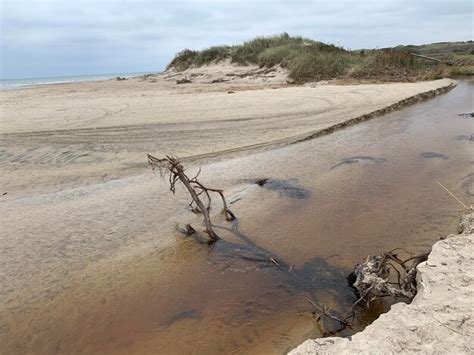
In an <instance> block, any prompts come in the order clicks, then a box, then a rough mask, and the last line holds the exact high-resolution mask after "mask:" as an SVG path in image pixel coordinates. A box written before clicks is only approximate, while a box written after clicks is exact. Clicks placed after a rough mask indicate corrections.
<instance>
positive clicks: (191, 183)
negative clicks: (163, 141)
mask: <svg viewBox="0 0 474 355" xmlns="http://www.w3.org/2000/svg"><path fill="white" fill-rule="evenodd" d="M147 156H148V163H149V164H150V165H151V166H152V167H153V168H158V169H159V170H160V172H161V174H162V175H163V174H165V173H167V174H168V175H169V183H170V190H171V192H173V194H174V193H175V192H176V183H178V182H181V183H182V184H183V185H184V186H185V187H186V189H187V190H188V192H189V194H190V195H191V203H190V204H189V206H190V207H191V210H192V211H193V212H194V213H201V214H202V216H203V220H204V224H205V226H206V230H205V232H206V234H207V235H208V237H209V241H210V242H215V241H217V240H219V239H220V238H219V236H218V235H217V233H216V232H215V231H214V228H213V226H212V221H211V217H210V215H209V211H210V210H211V202H212V199H211V195H210V192H214V193H217V194H218V195H219V196H220V197H221V199H222V203H223V205H224V210H223V212H224V214H225V216H226V219H227V220H228V221H233V220H234V219H235V215H234V213H233V212H232V211H231V210H230V209H229V207H228V205H227V201H226V200H225V197H224V192H223V191H222V190H220V189H214V188H210V187H206V186H204V185H203V184H202V183H201V182H200V181H199V180H198V177H199V174H200V173H201V169H199V171H198V173H197V174H196V176H194V177H192V178H190V177H189V176H188V175H187V174H186V173H185V171H184V167H183V165H182V164H181V162H180V160H179V159H178V158H177V157H173V156H169V155H167V156H166V157H164V158H161V159H160V158H156V157H154V156H152V155H150V154H148V155H147ZM200 196H204V197H205V198H206V200H207V204H206V205H204V202H203V201H202V200H201V198H200ZM186 233H187V234H189V235H192V234H195V233H196V230H195V229H194V228H193V227H192V226H191V225H190V224H188V225H187V226H186Z"/></svg>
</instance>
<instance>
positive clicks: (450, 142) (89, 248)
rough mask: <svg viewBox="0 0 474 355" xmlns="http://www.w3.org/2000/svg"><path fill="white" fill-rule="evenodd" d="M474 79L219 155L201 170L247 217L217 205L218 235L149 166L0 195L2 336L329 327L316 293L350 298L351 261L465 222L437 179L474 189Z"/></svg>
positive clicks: (191, 340) (270, 345) (185, 339)
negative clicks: (190, 235)
mask: <svg viewBox="0 0 474 355" xmlns="http://www.w3.org/2000/svg"><path fill="white" fill-rule="evenodd" d="M473 94H474V85H473V82H469V81H462V82H460V84H459V86H458V87H457V88H456V89H454V90H453V91H451V92H449V93H448V94H446V95H443V96H440V97H437V98H435V99H432V100H430V101H427V102H425V103H420V104H416V105H414V106H412V107H409V108H406V109H404V110H402V111H399V112H394V113H392V114H389V115H386V116H383V117H379V118H376V119H374V120H371V121H368V122H365V123H361V124H358V125H356V126H353V127H349V128H346V129H344V130H341V131H339V132H335V133H333V134H330V135H328V136H324V137H321V138H318V139H315V140H312V141H307V142H304V143H299V144H295V145H292V146H288V147H285V148H280V149H275V150H270V151H266V152H261V153H255V154H252V155H247V156H241V157H235V158H233V159H228V160H222V161H220V162H219V161H212V162H211V161H209V162H208V163H206V164H204V165H203V166H202V169H203V172H202V174H201V178H202V181H203V182H206V183H208V184H209V185H214V186H220V187H224V188H225V189H226V194H227V196H228V200H229V201H230V202H231V206H232V209H233V211H234V213H236V214H237V216H238V217H239V226H238V227H239V228H238V233H231V232H229V230H228V229H229V228H230V227H231V226H230V225H229V223H227V222H225V221H224V220H223V219H221V218H220V217H219V216H216V217H215V222H216V224H218V225H219V226H220V227H221V228H219V229H218V230H219V233H220V234H221V236H222V237H223V238H224V239H225V241H222V242H218V243H217V244H216V245H215V246H214V247H212V248H209V247H207V246H204V245H200V244H197V243H196V242H194V241H193V240H190V239H186V238H183V237H181V236H180V234H179V233H178V232H176V230H175V224H176V223H180V224H184V223H185V222H189V221H191V222H193V225H194V226H195V227H196V226H198V225H199V223H198V220H197V219H196V218H197V217H195V216H194V215H193V214H192V213H190V212H189V210H187V209H186V208H184V206H186V205H187V203H186V201H187V197H186V195H185V194H184V192H183V191H181V190H180V191H178V193H177V196H173V195H172V194H171V193H169V191H168V189H167V187H166V180H160V178H159V177H158V176H154V175H153V174H152V173H151V172H150V171H147V172H146V174H145V175H142V176H137V177H131V178H128V179H121V180H116V181H110V182H107V183H104V184H99V185H90V186H86V187H83V188H77V189H73V190H68V191H63V192H61V193H55V194H48V195H41V196H36V197H33V198H23V199H17V200H14V201H8V202H4V203H0V209H1V211H0V213H1V214H2V216H3V217H2V221H1V229H2V235H1V236H0V282H1V284H2V285H6V286H5V287H2V288H1V289H0V305H1V308H0V347H1V348H2V349H6V350H7V352H8V353H48V354H53V353H108V352H110V353H133V352H135V353H229V352H237V353H283V352H285V351H287V350H289V349H291V348H292V347H294V346H295V345H296V344H298V343H299V342H301V341H302V340H304V339H305V338H308V337H318V336H321V333H320V331H319V330H318V328H317V327H315V323H314V321H313V320H312V318H311V316H310V314H309V311H310V310H311V306H310V304H309V303H308V302H307V301H306V300H305V298H304V297H305V296H307V295H311V296H312V297H313V298H314V299H315V300H317V301H318V302H320V303H321V304H325V305H329V306H331V307H333V308H334V309H336V310H341V311H342V310H344V309H346V308H347V307H348V306H349V305H350V304H351V303H352V302H353V301H354V299H355V296H354V295H353V293H352V291H351V289H350V288H349V287H348V286H347V283H346V280H345V277H346V275H347V273H348V272H349V270H350V268H351V267H352V266H353V265H354V264H355V263H356V262H358V261H360V260H362V259H364V258H365V257H366V256H367V255H368V254H374V253H380V252H382V251H386V250H389V249H392V248H395V247H403V248H406V249H409V250H410V251H412V252H415V253H416V252H422V251H426V250H429V248H430V246H431V245H432V243H433V242H434V241H436V240H437V239H439V237H441V236H444V235H446V234H448V233H453V232H455V231H456V227H457V218H458V213H459V211H460V210H461V209H462V208H461V207H460V206H459V204H458V203H457V202H456V201H455V200H453V199H452V198H451V197H450V196H449V195H448V194H447V193H446V192H445V191H444V190H443V189H442V188H440V186H439V185H438V183H437V181H439V182H441V183H442V184H443V185H445V186H446V187H448V188H449V189H450V190H451V191H452V192H453V193H454V194H455V195H456V196H458V197H459V198H460V199H461V200H463V201H464V202H465V203H466V204H468V205H469V204H471V203H473V195H474V192H473V190H474V187H473V185H474V178H473V176H474V172H473V168H474V166H473V163H474V162H473V144H474V142H473V141H471V140H469V139H459V137H460V136H466V137H470V136H471V134H473V133H474V132H473V121H472V119H469V118H465V117H460V116H458V115H457V114H458V113H462V112H472V111H473V107H472V101H473V100H472V98H473ZM222 159H223V158H222ZM195 169H196V167H191V170H195ZM261 178H270V180H269V181H268V183H267V184H265V185H264V186H262V187H261V186H258V185H256V184H255V183H254V181H255V180H256V179H261ZM234 231H235V230H234ZM268 256H272V257H275V258H276V259H277V260H279V261H284V263H285V264H284V265H285V266H284V267H283V262H281V263H282V266H281V267H276V266H275V265H273V264H271V263H268V261H267V260H268ZM263 259H265V261H264V260H263ZM289 269H291V272H289V271H288V270H289ZM381 310H382V309H373V310H371V312H367V313H366V314H365V315H364V317H365V318H362V319H359V321H358V324H357V325H356V326H355V327H354V329H353V330H352V331H356V330H359V329H361V328H362V327H363V326H364V325H366V324H368V323H369V322H371V321H372V320H373V318H374V317H376V316H377V314H378V312H380V311H381ZM327 326H328V327H331V324H327ZM349 332H350V331H349ZM349 332H348V331H346V332H345V333H343V334H348V333H349Z"/></svg>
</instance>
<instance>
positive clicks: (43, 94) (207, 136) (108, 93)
mask: <svg viewBox="0 0 474 355" xmlns="http://www.w3.org/2000/svg"><path fill="white" fill-rule="evenodd" d="M184 76H186V77H187V78H190V79H191V80H192V81H193V83H192V84H183V85H177V84H176V80H177V79H180V78H182V77H184ZM222 80H224V82H218V83H212V82H213V81H222ZM451 83H452V81H451V80H449V79H443V80H437V81H429V82H420V83H391V84H371V85H330V84H325V83H323V84H321V83H320V84H313V85H306V86H289V85H287V84H286V76H285V73H284V72H283V71H282V70H281V69H275V70H270V71H269V70H268V69H259V68H257V67H244V68H238V67H237V68H236V67H234V66H231V65H229V64H226V63H224V64H222V65H220V66H214V67H212V68H209V67H204V68H201V69H193V70H191V71H188V72H186V73H184V74H182V73H174V72H168V73H165V74H161V75H153V76H149V77H145V78H144V77H140V78H134V79H129V80H124V81H116V80H107V81H98V82H80V83H68V84H53V85H43V86H37V87H29V88H22V89H16V90H7V91H5V90H4V91H0V107H1V120H0V167H1V169H2V176H1V180H0V186H1V188H2V191H1V193H3V192H7V193H8V195H7V196H4V200H5V199H6V200H10V199H12V198H15V197H22V196H23V197H24V196H30V195H32V194H37V193H44V192H54V191H61V190H62V189H64V188H70V187H76V186H82V185H84V184H87V183H95V182H99V181H106V180H110V179H113V178H117V177H121V176H125V175H129V174H133V173H137V172H138V171H141V169H142V168H143V167H144V166H145V153H147V152H151V153H156V154H164V153H168V154H170V153H172V154H175V155H178V156H179V157H182V158H183V157H186V158H206V157H209V156H213V155H219V154H222V153H225V152H227V153H230V152H233V153H235V152H239V151H241V150H247V149H249V148H250V149H255V148H259V147H260V148H261V147H269V146H274V145H277V144H287V143H289V142H292V141H295V140H297V139H301V138H304V137H306V136H308V135H311V134H312V133H314V132H316V131H319V130H323V129H326V128H328V127H330V126H333V125H335V124H338V123H341V122H344V121H347V120H349V119H352V118H355V117H358V116H361V115H364V114H368V113H370V112H373V111H375V110H379V109H381V108H384V107H387V106H389V105H392V104H394V103H397V102H399V101H401V100H404V99H407V98H409V97H411V96H413V95H416V94H418V93H421V92H426V91H430V90H434V89H438V88H440V87H444V86H447V85H449V84H451Z"/></svg>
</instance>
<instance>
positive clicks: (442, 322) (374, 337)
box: [288, 207, 474, 355]
mask: <svg viewBox="0 0 474 355" xmlns="http://www.w3.org/2000/svg"><path fill="white" fill-rule="evenodd" d="M460 226H461V228H462V232H461V233H459V234H451V235H448V236H447V237H446V238H444V239H441V240H439V241H437V242H436V243H434V244H433V247H432V249H431V252H430V254H429V256H428V260H427V261H425V262H422V263H420V264H419V265H418V266H417V275H416V279H417V284H418V292H417V294H416V296H415V298H414V299H413V301H412V302H411V303H410V304H406V303H403V302H398V303H395V304H393V305H392V306H391V309H390V310H389V311H388V312H387V313H383V314H381V315H380V317H379V318H378V319H377V320H375V321H374V322H373V323H372V324H370V325H369V326H367V327H366V328H365V329H364V330H362V331H361V332H358V333H356V334H354V335H353V336H350V337H328V338H319V339H314V340H313V339H308V340H306V341H305V342H303V343H301V344H300V345H298V346H297V347H296V348H294V349H293V350H291V351H290V352H289V353H288V354H289V355H305V354H336V353H337V354H379V353H387V354H394V353H400V352H403V353H415V352H416V353H422V354H433V353H436V354H443V353H444V354H446V353H456V354H469V353H472V352H473V351H474V345H473V344H472V342H471V341H470V339H472V336H474V310H473V308H472V296H473V291H472V290H473V288H474V262H473V259H472V255H473V252H474V233H473V232H474V213H473V208H472V207H471V208H470V210H469V212H468V213H467V215H466V216H465V217H464V218H463V219H462V221H461V223H460ZM453 297H455V298H456V302H455V303H454V302H453Z"/></svg>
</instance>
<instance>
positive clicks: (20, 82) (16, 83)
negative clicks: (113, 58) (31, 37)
mask: <svg viewBox="0 0 474 355" xmlns="http://www.w3.org/2000/svg"><path fill="white" fill-rule="evenodd" d="M150 73H154V72H138V73H111V74H95V75H74V76H54V77H44V78H22V79H0V90H5V89H15V88H21V87H25V86H32V85H44V84H61V83H72V82H77V81H95V80H108V79H112V78H116V77H117V76H120V77H123V78H131V77H135V76H140V75H144V74H150Z"/></svg>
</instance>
